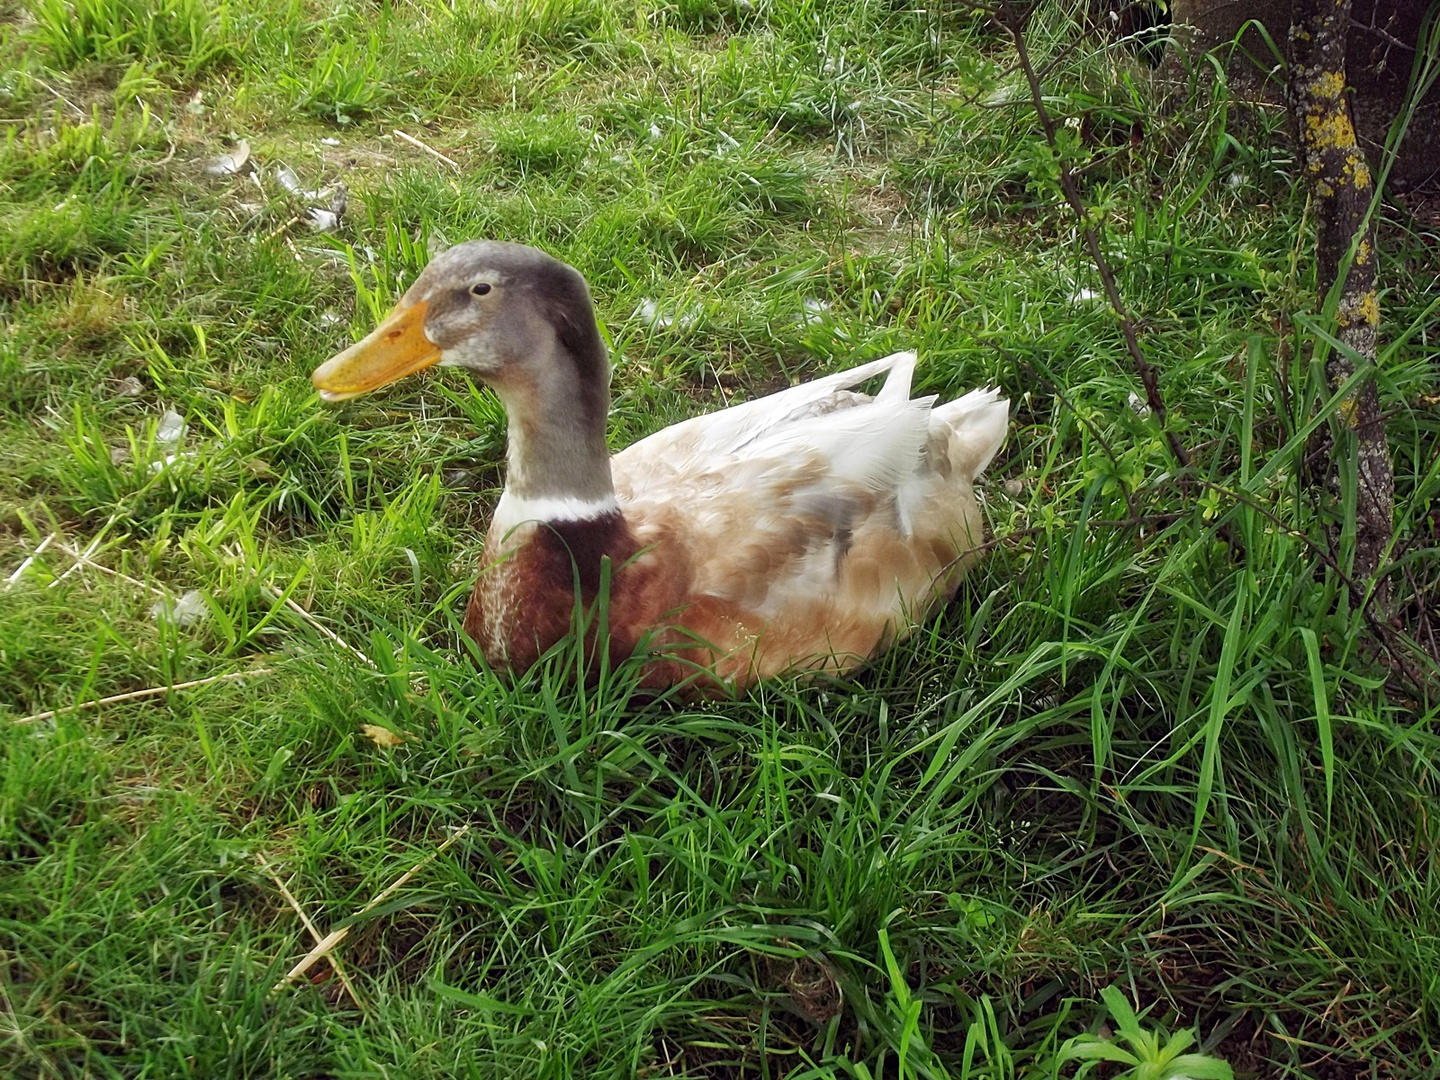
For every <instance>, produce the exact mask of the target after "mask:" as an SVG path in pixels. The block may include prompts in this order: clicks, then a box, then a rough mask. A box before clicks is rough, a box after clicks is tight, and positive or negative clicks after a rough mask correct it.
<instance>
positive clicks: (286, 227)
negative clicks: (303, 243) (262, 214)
mask: <svg viewBox="0 0 1440 1080" xmlns="http://www.w3.org/2000/svg"><path fill="white" fill-rule="evenodd" d="M298 224H300V215H299V214H296V215H295V216H294V217H292V218H291V219H290V220H289V221H287V222H285V224H284V225H281V226H280V227H279V228H278V229H275V230H274V231H273V232H270V233H267V234H266V236H265V238H264V239H263V240H262V241H261V243H264V244H268V243H269V242H270V241H271V240H274V239H275V238H276V237H277V236H279V235H280V234H281V233H284V232H287V231H288V230H289V229H290V228H291V226H294V225H298ZM290 250H291V251H294V250H295V249H294V248H293V247H292V248H291V249H290ZM297 257H298V256H297Z"/></svg>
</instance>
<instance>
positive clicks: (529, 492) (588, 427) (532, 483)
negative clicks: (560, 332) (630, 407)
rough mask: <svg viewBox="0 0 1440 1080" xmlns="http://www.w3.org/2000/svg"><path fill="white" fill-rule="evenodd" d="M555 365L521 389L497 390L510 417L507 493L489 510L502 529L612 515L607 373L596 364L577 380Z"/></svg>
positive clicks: (566, 367) (573, 369)
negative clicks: (532, 522) (606, 431)
mask: <svg viewBox="0 0 1440 1080" xmlns="http://www.w3.org/2000/svg"><path fill="white" fill-rule="evenodd" d="M556 359H557V362H556V363H555V364H544V365H539V366H538V374H537V375H536V376H535V377H534V378H532V379H527V380H526V381H525V382H524V383H523V384H517V385H513V386H496V387H495V390H496V393H497V394H498V395H499V397H500V400H501V402H502V403H503V404H504V405H505V410H506V412H507V414H508V416H509V436H508V437H509V446H508V448H507V450H506V455H505V457H506V477H505V491H504V494H503V495H502V496H501V501H500V504H499V505H498V506H497V507H496V511H495V519H496V522H497V523H498V524H501V525H502V526H504V527H507V528H508V527H513V526H515V525H517V524H519V523H520V522H522V521H585V520H590V519H593V518H600V517H606V516H608V515H610V514H613V513H615V512H616V510H617V507H616V503H615V484H614V482H613V480H612V479H611V476H610V451H609V448H608V447H607V446H606V444H605V424H606V417H607V414H608V412H609V407H610V388H609V378H608V372H606V371H605V365H604V364H603V362H602V364H601V365H599V367H598V368H595V367H591V368H590V369H589V370H590V371H591V372H595V374H593V375H592V376H591V377H589V378H582V377H578V376H577V366H576V365H574V364H573V363H571V362H570V360H569V357H568V356H561V357H557V358H556ZM532 370H536V369H532Z"/></svg>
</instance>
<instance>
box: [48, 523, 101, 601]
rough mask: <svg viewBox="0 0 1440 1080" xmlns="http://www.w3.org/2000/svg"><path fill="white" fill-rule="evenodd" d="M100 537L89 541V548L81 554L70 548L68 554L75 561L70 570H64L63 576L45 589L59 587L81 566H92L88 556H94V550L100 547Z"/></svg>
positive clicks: (58, 577) (59, 576)
mask: <svg viewBox="0 0 1440 1080" xmlns="http://www.w3.org/2000/svg"><path fill="white" fill-rule="evenodd" d="M103 535H104V534H103V533H101V536H103ZM101 536H97V537H95V539H94V540H91V541H90V546H89V547H87V548H86V549H85V550H84V551H83V552H78V551H76V550H75V549H74V548H70V550H69V552H68V554H70V555H71V556H73V557H74V559H75V561H74V562H73V563H71V564H70V568H69V569H68V570H66V571H65V572H64V573H63V574H60V575H58V576H57V577H56V578H55V580H54V581H52V582H50V584H49V585H47V586H45V587H46V588H47V589H53V588H55V586H56V585H59V584H60V582H62V581H64V580H65V579H66V578H67V577H69V576H70V575H71V574H73V573H74V572H75V571H76V570H79V569H80V567H82V566H94V565H95V563H93V562H91V561H90V556H91V555H94V554H95V550H96V549H97V548H98V547H99V546H100V540H101ZM62 546H66V545H62Z"/></svg>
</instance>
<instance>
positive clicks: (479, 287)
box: [470, 281, 490, 296]
mask: <svg viewBox="0 0 1440 1080" xmlns="http://www.w3.org/2000/svg"><path fill="white" fill-rule="evenodd" d="M489 291H490V283H489V282H488V281H477V282H476V283H475V284H474V285H471V286H470V295H471V296H484V295H485V294H486V293H488V292H489Z"/></svg>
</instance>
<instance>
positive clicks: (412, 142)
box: [394, 128, 460, 170]
mask: <svg viewBox="0 0 1440 1080" xmlns="http://www.w3.org/2000/svg"><path fill="white" fill-rule="evenodd" d="M394 130H395V137H396V138H398V139H404V140H405V141H406V142H407V143H409V144H410V145H411V146H416V147H419V148H420V149H421V150H424V151H425V152H426V153H427V154H433V155H435V156H436V157H437V158H439V159H440V160H441V161H443V162H445V164H446V165H449V166H450V167H451V168H452V169H456V170H458V169H459V168H460V163H459V162H458V161H452V160H450V159H449V158H448V157H446V156H445V155H444V154H442V153H441V152H440V151H439V150H436V149H435V148H434V147H433V146H426V145H425V144H424V143H423V142H421V141H420V140H419V139H417V138H415V136H413V135H406V134H405V132H403V131H401V130H400V129H399V128H395V129H394Z"/></svg>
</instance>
